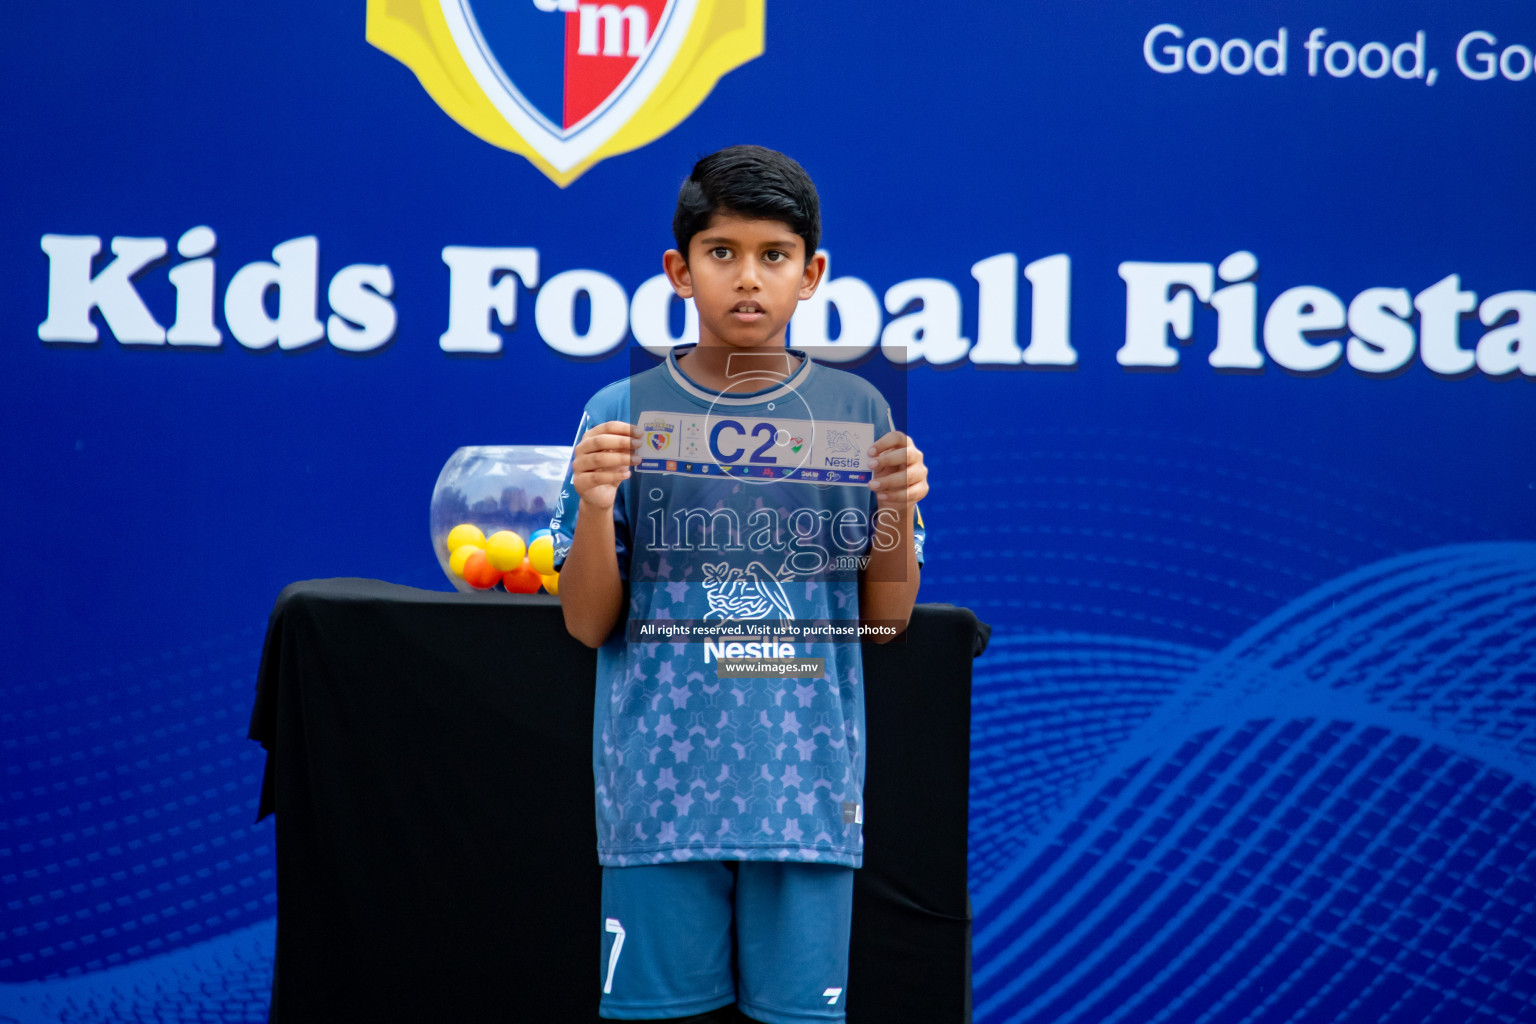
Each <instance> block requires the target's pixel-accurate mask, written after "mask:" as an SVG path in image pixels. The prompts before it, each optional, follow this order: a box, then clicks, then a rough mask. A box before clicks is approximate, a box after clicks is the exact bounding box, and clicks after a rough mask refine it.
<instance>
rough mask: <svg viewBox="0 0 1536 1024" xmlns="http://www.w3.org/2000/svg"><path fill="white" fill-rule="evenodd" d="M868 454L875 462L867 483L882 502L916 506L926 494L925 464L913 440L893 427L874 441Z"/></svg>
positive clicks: (926, 475) (926, 473) (926, 476)
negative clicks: (871, 475)
mask: <svg viewBox="0 0 1536 1024" xmlns="http://www.w3.org/2000/svg"><path fill="white" fill-rule="evenodd" d="M868 454H869V455H870V457H871V458H872V460H873V461H874V464H875V475H874V477H873V478H872V479H871V480H870V482H869V487H870V490H872V491H874V492H875V494H876V496H877V497H878V499H879V501H880V504H882V505H894V506H898V507H899V506H902V505H909V506H910V505H916V504H917V503H918V502H919V501H922V500H923V498H925V497H927V495H928V467H927V465H925V464H924V463H923V453H922V452H921V451H920V450H918V447H917V445H915V444H913V443H912V439H911V438H909V437H908V436H907V435H906V434H903V433H902V432H901V431H899V430H892V431H891V432H890V433H888V434H886V435H885V436H884V437H882V438H880V439H879V440H878V441H876V442H875V445H874V447H873V448H871V449H869V452H868Z"/></svg>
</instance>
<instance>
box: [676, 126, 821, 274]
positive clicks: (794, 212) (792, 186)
mask: <svg viewBox="0 0 1536 1024" xmlns="http://www.w3.org/2000/svg"><path fill="white" fill-rule="evenodd" d="M721 212H726V213H735V214H739V215H740V216H742V217H752V218H757V219H761V220H779V221H783V222H784V223H785V224H788V225H789V227H790V230H792V231H794V233H795V234H797V235H799V236H800V237H801V238H802V239H804V240H805V258H806V259H807V260H809V259H810V258H811V257H812V256H814V255H815V254H816V246H817V245H819V244H820V243H821V200H820V199H819V198H818V197H817V195H816V185H815V184H814V183H813V182H812V181H811V176H810V175H809V174H806V173H805V168H804V167H801V166H800V165H799V164H797V163H796V162H795V161H794V160H792V159H790V158H789V157H787V156H785V155H784V154H783V153H780V152H778V151H776V150H772V149H766V148H764V147H763V146H731V147H729V148H727V149H722V150H720V151H719V152H718V153H711V154H710V155H709V156H707V157H705V158H704V159H702V160H700V161H699V162H698V163H696V164H694V165H693V173H692V174H690V175H689V176H688V180H687V181H685V182H683V187H682V188H681V189H679V190H678V193H677V212H676V213H674V214H673V215H672V235H673V237H674V238H676V239H677V251H678V252H680V253H682V254H683V259H684V260H686V259H687V258H688V243H689V242H691V241H693V236H694V235H696V234H698V233H699V232H700V231H703V230H704V229H705V228H706V227H708V226H709V222H710V220H711V219H712V218H713V217H714V215H715V214H717V213H721Z"/></svg>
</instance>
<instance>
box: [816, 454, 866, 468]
mask: <svg viewBox="0 0 1536 1024" xmlns="http://www.w3.org/2000/svg"><path fill="white" fill-rule="evenodd" d="M822 465H823V466H836V467H837V468H838V469H858V468H859V460H858V459H850V458H845V457H843V456H838V455H828V456H827V457H826V458H825V459H824V460H823V461H822Z"/></svg>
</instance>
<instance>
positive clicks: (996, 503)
mask: <svg viewBox="0 0 1536 1024" xmlns="http://www.w3.org/2000/svg"><path fill="white" fill-rule="evenodd" d="M934 440H935V441H939V440H940V439H939V438H937V437H936V438H935V439H934ZM976 440H978V438H976V437H959V436H955V437H951V438H950V441H951V442H952V443H950V444H949V445H948V447H949V448H951V449H953V450H969V449H971V448H975V447H976V446H975V445H974V444H970V443H969V442H973V441H976ZM942 446H943V445H942V443H941V447H942ZM1169 453H1175V454H1173V455H1170V454H1169ZM954 463H955V464H954V467H953V474H954V478H953V479H951V480H950V481H949V483H950V486H949V487H947V488H946V489H944V490H943V491H941V492H939V493H938V494H936V496H934V497H933V498H931V499H930V501H928V502H926V503H925V509H924V511H925V514H927V518H929V520H930V522H931V523H932V524H933V526H934V532H933V535H932V538H931V542H930V545H929V547H930V552H931V559H930V562H929V564H928V567H926V568H925V570H924V577H923V599H924V600H956V601H959V602H962V603H965V604H969V605H971V606H972V607H975V608H977V610H978V611H979V612H980V613H981V614H982V616H983V617H984V618H988V619H991V620H993V622H994V625H996V626H997V627H998V628H997V629H996V631H995V632H994V634H993V641H992V646H991V648H990V649H989V651H988V653H987V655H986V656H985V657H984V658H983V659H982V660H981V661H979V662H978V663H977V665H976V674H975V690H974V703H973V707H974V716H973V744H972V797H971V850H970V854H971V859H970V864H971V884H972V891H973V893H974V894H975V904H976V908H977V930H976V942H975V963H976V974H975V977H976V1009H977V1014H976V1016H977V1020H978V1021H980V1022H982V1024H1001V1022H1015V1021H1017V1022H1039V1024H1044V1022H1058V1021H1062V1022H1064V1021H1094V1022H1098V1021H1116V1022H1132V1024H1134V1022H1144V1021H1169V1022H1180V1024H1182V1022H1184V1021H1210V1022H1220V1024H1236V1022H1239V1021H1299V1022H1307V1024H1313V1022H1324V1021H1330V1022H1332V1021H1339V1022H1345V1021H1347V1022H1349V1024H1354V1022H1356V1021H1361V1020H1386V1021H1404V1022H1412V1024H1421V1022H1424V1021H1430V1020H1433V1021H1504V1022H1509V1021H1518V1020H1529V1019H1531V1011H1530V1008H1529V1007H1530V1005H1531V1002H1532V998H1531V997H1532V994H1533V993H1536V979H1533V978H1532V965H1533V963H1536V906H1533V900H1536V895H1533V894H1536V864H1533V853H1532V851H1533V849H1536V822H1533V811H1532V806H1533V797H1536V793H1533V788H1536V786H1533V781H1536V780H1533V771H1536V707H1533V702H1536V546H1533V545H1531V544H1516V543H1502V542H1494V543H1479V544H1457V545H1451V546H1447V542H1448V541H1450V540H1457V539H1463V538H1467V537H1476V536H1486V535H1487V534H1486V531H1484V530H1482V528H1481V527H1479V525H1478V524H1476V523H1473V522H1469V521H1467V520H1466V519H1464V518H1460V517H1456V516H1454V515H1447V514H1446V513H1444V512H1443V511H1441V510H1439V509H1436V508H1433V507H1430V506H1427V505H1425V504H1424V503H1422V502H1418V501H1416V500H1415V499H1414V498H1413V497H1412V496H1411V495H1407V494H1402V493H1397V492H1392V491H1389V490H1386V489H1384V488H1382V487H1381V486H1379V485H1378V484H1376V483H1374V482H1373V481H1371V480H1368V479H1361V478H1358V477H1352V476H1348V475H1343V474H1339V473H1334V472H1330V471H1329V470H1328V469H1327V468H1326V467H1317V466H1311V465H1306V464H1303V463H1301V462H1298V461H1293V460H1291V459H1289V458H1286V457H1280V456H1275V455H1273V454H1269V453H1265V452H1262V451H1254V450H1251V449H1246V448H1239V447H1236V446H1233V445H1231V444H1228V443H1226V442H1223V441H1221V440H1213V439H1210V438H1201V437H1190V436H1160V435H1155V434H1151V433H1148V432H1142V433H1138V434H1136V435H1134V436H1132V435H1129V434H1124V433H1121V434H1116V433H1113V432H1103V431H1072V430H1052V431H1036V432H1032V433H1030V434H1029V435H1028V436H1026V437H1025V438H1024V439H1023V440H1022V442H1021V444H1020V446H1019V448H1018V450H1017V452H1016V453H1013V454H1011V455H1010V456H1009V461H1008V464H1007V465H1006V466H1005V467H1003V468H1002V469H1001V470H1000V469H999V467H998V465H997V463H996V459H995V456H994V455H993V454H991V453H989V452H981V451H979V450H978V454H977V455H976V457H975V458H974V459H969V460H968V459H967V458H966V457H964V456H962V457H959V458H957V459H955V460H954ZM929 505H931V506H932V508H931V509H930V508H929V507H928V506H929ZM983 505H985V506H986V509H985V511H984V512H982V511H981V506H983ZM1000 515H1007V516H1008V517H1009V521H1008V523H1007V524H1006V528H1004V527H1002V526H999V525H997V520H998V518H999V516H1000ZM1405 551H1408V552H1413V553H1411V554H1406V555H1405V554H1402V552H1405ZM1361 566H1364V568H1360V567H1361ZM1277 609H1278V610H1277ZM1026 625H1027V626H1028V628H1027V629H1026V628H1025V626H1026ZM259 649H260V632H259V630H256V629H254V628H253V629H248V630H245V631H243V632H240V633H236V634H230V635H229V636H226V637H221V638H217V639H213V640H209V641H207V642H205V643H203V644H201V645H200V646H197V647H191V646H189V647H187V648H183V649H181V650H178V651H171V652H165V653H164V654H163V655H162V656H160V657H156V658H144V659H139V660H136V661H125V662H124V663H123V664H121V665H115V666H110V667H106V668H98V669H97V670H95V671H92V672H80V673H79V674H77V675H73V676H70V677H68V678H64V679H60V680H54V681H31V680H28V681H21V682H17V683H10V682H6V683H0V707H3V708H4V713H5V714H6V715H8V716H10V719H9V720H10V721H12V722H13V723H14V725H13V729H12V732H11V738H9V739H8V740H7V744H8V745H7V746H6V747H5V761H4V765H3V768H4V772H5V776H4V777H5V780H6V786H5V789H4V790H3V792H0V905H3V907H4V915H3V917H0V1024H3V1022H4V1021H5V1020H6V1018H10V1019H11V1020H14V1021H24V1022H26V1024H43V1022H46V1024H54V1022H63V1021H69V1022H72V1024H73V1022H79V1024H88V1022H116V1021H141V1020H203V1019H213V1018H216V1019H220V1020H252V1021H260V1020H265V1019H266V1006H267V994H268V991H269V987H270V970H271V951H272V939H273V933H274V929H273V918H272V915H273V913H274V910H275V891H274V882H275V880H274V877H273V870H272V849H271V832H270V831H269V830H270V829H271V823H270V822H268V823H265V824H263V825H259V826H253V825H252V824H251V823H252V821H253V819H254V817H255V804H256V797H257V792H258V789H259V786H260V776H261V764H262V760H263V753H262V751H261V748H260V747H258V746H257V745H256V744H254V743H251V742H250V741H248V740H246V739H245V738H244V737H245V729H246V722H247V719H248V716H249V713H250V701H251V694H252V681H253V680H254V678H255V674H256V666H257V660H258V653H259ZM854 1012H856V1011H854Z"/></svg>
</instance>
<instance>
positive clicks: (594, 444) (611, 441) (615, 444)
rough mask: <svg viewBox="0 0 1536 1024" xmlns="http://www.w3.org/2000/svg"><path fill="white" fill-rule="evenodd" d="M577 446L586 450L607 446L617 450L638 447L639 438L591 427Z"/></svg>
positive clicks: (605, 447)
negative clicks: (603, 431) (604, 431)
mask: <svg viewBox="0 0 1536 1024" xmlns="http://www.w3.org/2000/svg"><path fill="white" fill-rule="evenodd" d="M577 447H578V448H585V449H586V450H588V451H594V450H598V449H607V448H611V449H618V450H622V449H625V448H638V447H640V439H639V438H638V437H631V436H629V435H627V434H612V433H598V428H597V427H593V428H592V429H591V430H589V431H587V432H586V434H584V435H582V438H581V444H579V445H577Z"/></svg>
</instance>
